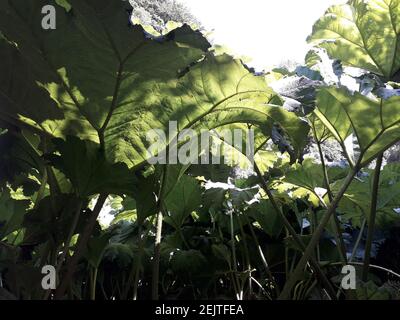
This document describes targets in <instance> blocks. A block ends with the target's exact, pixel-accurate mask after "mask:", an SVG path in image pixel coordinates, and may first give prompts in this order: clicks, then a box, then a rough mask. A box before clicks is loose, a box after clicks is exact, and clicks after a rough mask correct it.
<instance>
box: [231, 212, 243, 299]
mask: <svg viewBox="0 0 400 320" xmlns="http://www.w3.org/2000/svg"><path fill="white" fill-rule="evenodd" d="M229 217H230V222H231V229H230V231H231V250H232V259H233V272H234V276H233V279H234V281H235V282H236V286H237V288H238V292H237V294H236V295H237V299H238V300H242V292H243V291H242V290H240V288H241V286H240V282H239V279H238V278H237V274H238V269H237V258H236V246H235V234H234V230H233V214H232V210H230V211H229ZM239 290H240V291H239Z"/></svg>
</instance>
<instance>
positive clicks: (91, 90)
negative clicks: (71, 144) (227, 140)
mask: <svg viewBox="0 0 400 320" xmlns="http://www.w3.org/2000/svg"><path fill="white" fill-rule="evenodd" d="M0 3H1V5H0V31H1V33H2V34H3V35H4V38H5V39H2V40H1V41H0V43H1V44H0V46H1V47H0V55H1V60H2V61H3V62H4V63H2V64H1V66H0V93H1V94H0V97H1V104H0V105H1V107H0V116H1V118H2V119H3V120H4V121H9V122H16V123H20V124H21V123H22V124H23V125H24V126H29V127H31V128H35V129H36V130H38V131H40V132H45V133H47V134H49V135H52V136H56V137H62V138H64V137H65V136H66V135H68V134H70V135H74V136H79V137H80V138H83V139H88V140H92V141H94V142H96V143H101V145H102V147H103V148H104V150H105V153H106V155H107V157H108V159H110V160H112V161H116V162H117V161H122V162H125V163H127V164H128V165H129V167H136V166H140V165H142V164H143V163H144V162H145V161H146V160H147V159H148V158H149V155H148V153H147V149H148V147H149V146H150V142H149V141H148V140H147V136H146V133H147V132H148V131H149V130H151V129H161V130H162V131H163V132H168V128H169V122H170V121H177V125H178V130H179V131H180V130H182V129H184V128H191V127H193V128H195V129H198V130H200V129H201V128H207V129H212V128H216V127H222V126H229V125H231V124H232V123H238V122H239V123H246V124H252V125H254V126H256V127H258V128H260V130H261V131H262V132H263V133H266V134H268V135H270V134H271V131H272V128H273V127H278V128H280V129H281V131H282V135H284V136H288V137H290V139H291V140H292V141H291V143H292V144H293V145H292V148H293V150H295V153H297V154H299V149H301V147H302V146H303V145H304V139H303V137H304V135H305V134H306V133H307V132H308V126H307V125H306V124H305V123H304V122H302V121H300V120H299V119H298V118H297V117H296V116H295V115H293V114H290V113H289V112H286V111H285V110H283V108H281V107H278V106H276V104H279V103H278V102H279V101H280V99H279V98H277V95H276V94H275V93H273V92H272V90H271V89H269V88H268V87H267V86H266V84H265V81H264V78H263V77H262V76H255V75H254V74H252V73H251V72H250V71H249V70H248V69H247V68H246V67H245V66H243V65H242V63H241V62H240V61H238V60H233V59H232V58H231V57H229V56H226V55H221V56H218V57H215V56H213V55H212V54H211V53H210V54H208V55H207V57H206V58H205V59H203V58H204V56H205V54H206V51H207V50H208V48H209V46H210V45H209V43H208V41H207V40H206V39H205V38H204V36H203V35H202V34H201V33H200V32H196V31H193V30H192V29H190V28H189V27H188V26H183V27H180V28H178V29H175V30H173V31H171V32H169V33H168V34H166V35H163V36H161V35H160V36H159V37H154V35H149V34H146V33H145V32H144V30H143V28H142V27H141V26H137V25H136V26H132V25H130V24H129V22H128V17H127V15H126V9H127V8H129V7H127V4H126V3H124V2H122V1H119V0H113V1H106V0H99V1H92V0H71V1H69V3H70V4H71V6H72V10H69V11H66V10H65V9H64V8H62V7H60V6H59V5H57V4H56V3H55V2H54V0H53V1H45V0H38V1H29V2H26V1H21V0H15V1H14V0H13V1H11V0H1V2H0ZM45 4H54V5H55V6H56V9H57V11H56V13H57V28H56V30H43V29H42V28H41V20H42V18H43V15H42V14H41V8H42V7H43V5H45ZM61 39H62V40H61ZM202 59H203V60H202ZM200 60H202V61H200ZM199 61H200V62H199ZM22 75H23V76H22ZM173 138H174V135H171V136H169V137H168V141H171V140H172V139H173Z"/></svg>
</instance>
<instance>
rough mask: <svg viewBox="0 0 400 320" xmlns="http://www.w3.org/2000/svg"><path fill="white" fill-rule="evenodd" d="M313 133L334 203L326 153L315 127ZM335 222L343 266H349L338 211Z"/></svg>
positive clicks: (330, 197)
mask: <svg viewBox="0 0 400 320" xmlns="http://www.w3.org/2000/svg"><path fill="white" fill-rule="evenodd" d="M313 131H314V137H315V139H316V142H317V146H318V152H319V157H320V159H321V165H322V171H323V174H324V183H325V186H326V190H327V192H328V198H329V201H330V202H332V200H333V193H332V190H331V187H330V180H329V175H328V168H327V166H326V163H325V157H324V153H323V151H322V146H321V142H320V141H319V140H318V139H317V136H316V131H315V127H314V126H313ZM333 220H334V223H335V231H336V234H335V238H336V241H337V242H338V244H339V246H338V250H339V255H340V257H341V258H342V261H343V264H347V256H346V245H345V243H344V240H343V236H342V232H341V229H340V221H339V218H338V216H337V214H336V211H335V212H334V215H333Z"/></svg>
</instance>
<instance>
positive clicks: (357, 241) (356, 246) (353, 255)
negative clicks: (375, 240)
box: [349, 218, 367, 262]
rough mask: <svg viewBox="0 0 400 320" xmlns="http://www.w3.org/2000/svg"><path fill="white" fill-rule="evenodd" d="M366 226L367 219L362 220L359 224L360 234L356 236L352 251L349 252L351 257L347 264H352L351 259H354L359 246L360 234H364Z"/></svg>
mask: <svg viewBox="0 0 400 320" xmlns="http://www.w3.org/2000/svg"><path fill="white" fill-rule="evenodd" d="M366 224H367V219H366V218H364V220H363V222H362V223H361V228H360V233H359V234H358V237H357V240H356V243H355V244H354V248H353V251H352V252H351V257H350V259H349V262H352V261H353V259H354V257H355V255H356V252H357V248H358V246H359V245H360V242H361V238H362V234H363V233H364V229H365V225H366Z"/></svg>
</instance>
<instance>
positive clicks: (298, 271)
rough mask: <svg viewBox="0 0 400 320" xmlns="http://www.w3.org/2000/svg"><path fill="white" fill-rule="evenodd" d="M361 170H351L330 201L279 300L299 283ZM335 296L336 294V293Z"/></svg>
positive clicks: (286, 296) (287, 296) (287, 295)
mask: <svg viewBox="0 0 400 320" xmlns="http://www.w3.org/2000/svg"><path fill="white" fill-rule="evenodd" d="M358 171H359V164H357V165H356V166H355V167H354V169H353V170H351V171H350V173H349V174H348V176H347V177H346V179H345V181H344V182H343V185H342V187H341V189H340V190H339V192H338V194H337V195H336V197H335V198H334V199H333V201H332V202H331V203H330V205H329V208H328V209H327V211H326V213H325V214H324V216H323V217H322V219H321V222H320V224H319V226H318V227H317V229H316V230H315V232H314V234H313V236H312V238H311V240H310V243H309V244H308V246H307V248H306V250H305V251H304V253H303V256H302V257H301V258H300V261H299V263H298V264H297V266H296V268H295V270H294V272H293V274H292V276H291V277H290V278H289V280H288V281H287V282H286V283H285V286H284V288H283V290H282V293H281V294H280V296H279V297H278V299H279V300H287V299H289V297H290V293H291V291H292V289H293V287H294V286H295V284H296V283H297V281H298V280H299V279H300V278H301V276H302V274H303V270H304V268H305V266H306V264H307V262H308V261H309V260H310V261H311V259H312V255H313V252H314V250H315V247H316V246H317V244H318V243H319V239H320V238H321V236H322V233H323V232H324V229H325V227H326V225H327V224H328V222H329V220H330V218H331V216H332V214H333V213H334V212H335V210H336V207H337V206H338V204H339V201H340V200H341V199H342V197H343V195H344V193H345V192H346V190H347V188H348V187H349V185H350V183H351V182H352V181H353V178H354V177H355V175H356V174H357V172H358ZM334 296H335V294H334Z"/></svg>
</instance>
